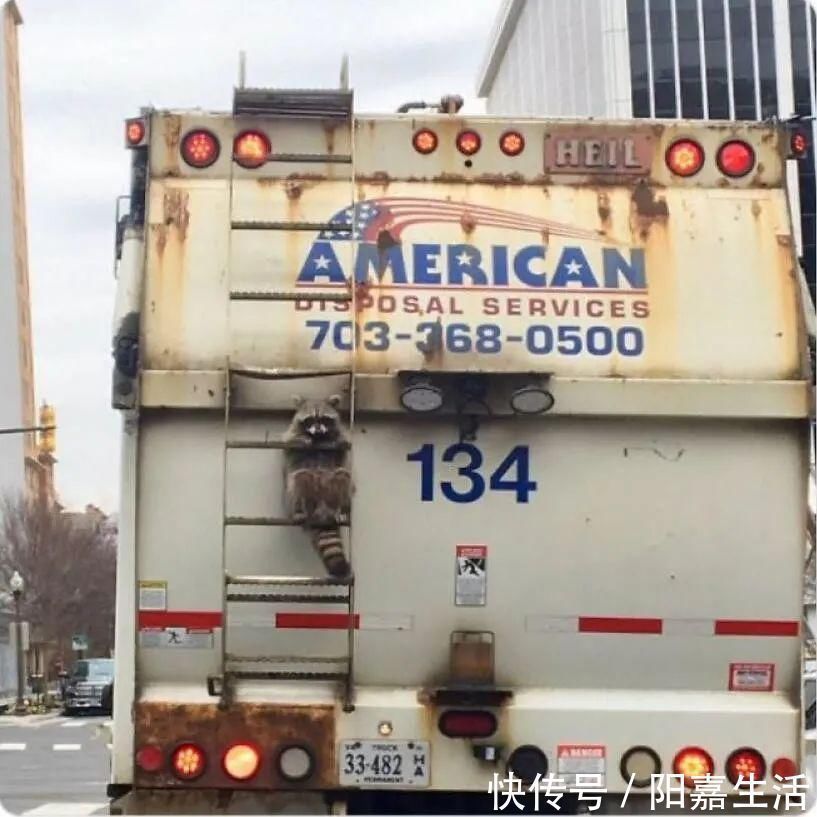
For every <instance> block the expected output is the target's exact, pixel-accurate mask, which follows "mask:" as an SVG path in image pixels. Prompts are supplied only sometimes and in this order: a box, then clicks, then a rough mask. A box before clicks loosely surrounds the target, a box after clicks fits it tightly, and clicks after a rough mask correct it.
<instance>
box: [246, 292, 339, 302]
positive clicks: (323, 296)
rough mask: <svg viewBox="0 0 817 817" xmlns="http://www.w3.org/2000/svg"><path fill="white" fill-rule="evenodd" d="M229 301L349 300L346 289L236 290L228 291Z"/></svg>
mask: <svg viewBox="0 0 817 817" xmlns="http://www.w3.org/2000/svg"><path fill="white" fill-rule="evenodd" d="M230 300H231V301H351V300H352V294H351V293H350V292H349V291H348V290H342V291H340V292H314V291H311V292H275V291H272V292H263V291H261V290H236V291H233V292H231V293H230Z"/></svg>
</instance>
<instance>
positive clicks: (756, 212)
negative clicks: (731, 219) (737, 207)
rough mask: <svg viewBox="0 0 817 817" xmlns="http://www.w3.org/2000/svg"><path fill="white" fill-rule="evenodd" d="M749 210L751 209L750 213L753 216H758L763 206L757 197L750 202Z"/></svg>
mask: <svg viewBox="0 0 817 817" xmlns="http://www.w3.org/2000/svg"><path fill="white" fill-rule="evenodd" d="M751 210H752V215H753V216H754V217H755V218H759V217H760V214H761V212H763V208H762V207H761V206H760V202H759V201H758V200H757V199H755V200H754V201H753V202H752V207H751Z"/></svg>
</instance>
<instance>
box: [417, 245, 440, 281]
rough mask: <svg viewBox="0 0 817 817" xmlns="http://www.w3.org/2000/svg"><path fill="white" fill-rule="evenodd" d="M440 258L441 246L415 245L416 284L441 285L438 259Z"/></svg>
mask: <svg viewBox="0 0 817 817" xmlns="http://www.w3.org/2000/svg"><path fill="white" fill-rule="evenodd" d="M439 257H440V245H439V244H415V245H414V283H415V284H441V283H442V280H441V275H440V271H439V270H438V269H437V259H438V258H439Z"/></svg>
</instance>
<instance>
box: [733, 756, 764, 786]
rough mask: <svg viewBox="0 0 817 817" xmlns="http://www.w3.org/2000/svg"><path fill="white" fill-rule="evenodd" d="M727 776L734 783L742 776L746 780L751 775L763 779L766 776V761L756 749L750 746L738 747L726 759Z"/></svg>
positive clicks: (756, 778)
mask: <svg viewBox="0 0 817 817" xmlns="http://www.w3.org/2000/svg"><path fill="white" fill-rule="evenodd" d="M726 776H727V777H728V778H729V782H730V783H732V784H733V785H734V784H735V783H737V782H738V778H740V777H742V778H743V779H744V780H747V779H748V778H750V777H753V778H754V779H755V780H763V778H764V777H766V761H765V760H764V759H763V755H761V754H760V752H758V751H757V750H756V749H752V748H750V747H748V746H745V747H743V748H742V749H736V750H735V751H734V752H732V754H731V755H729V757H728V758H727V759H726Z"/></svg>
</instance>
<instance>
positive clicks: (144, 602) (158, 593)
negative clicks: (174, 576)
mask: <svg viewBox="0 0 817 817" xmlns="http://www.w3.org/2000/svg"><path fill="white" fill-rule="evenodd" d="M139 609H140V610H167V582H153V581H151V582H139Z"/></svg>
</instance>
